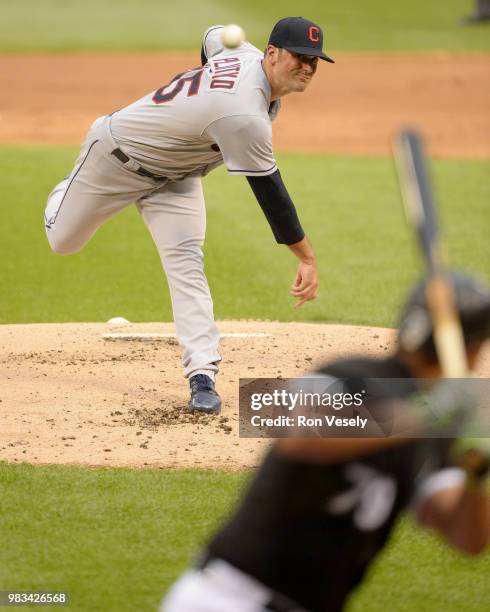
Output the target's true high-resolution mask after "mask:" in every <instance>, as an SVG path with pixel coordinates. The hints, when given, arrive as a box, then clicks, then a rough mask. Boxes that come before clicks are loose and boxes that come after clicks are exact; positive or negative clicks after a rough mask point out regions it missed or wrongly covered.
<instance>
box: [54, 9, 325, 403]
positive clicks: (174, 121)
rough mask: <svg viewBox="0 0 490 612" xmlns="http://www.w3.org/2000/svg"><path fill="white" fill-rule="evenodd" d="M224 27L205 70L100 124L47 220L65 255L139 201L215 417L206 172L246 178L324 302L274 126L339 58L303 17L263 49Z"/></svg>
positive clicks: (209, 35) (207, 46)
mask: <svg viewBox="0 0 490 612" xmlns="http://www.w3.org/2000/svg"><path fill="white" fill-rule="evenodd" d="M222 29H223V28H222V26H214V27H211V28H209V29H208V30H207V31H206V32H205V34H204V38H203V43H202V50H201V59H202V65H201V66H199V67H197V68H194V69H192V70H188V71H186V72H183V73H181V74H178V75H177V76H176V77H174V78H173V79H172V81H170V83H168V84H165V85H163V86H161V87H160V88H159V89H157V90H156V91H153V92H151V93H150V94H148V95H146V96H144V97H143V98H141V99H140V100H137V101H136V102H134V103H133V104H130V105H129V106H127V107H125V108H123V109H122V110H119V111H116V112H114V113H112V114H111V115H108V116H104V117H100V118H98V119H97V120H96V121H95V122H94V123H93V124H92V126H91V128H90V130H89V132H88V135H87V138H86V140H85V142H84V144H83V145H82V148H81V151H80V156H79V158H78V159H77V161H76V163H75V166H74V168H73V170H72V171H71V173H70V174H69V176H67V177H66V178H65V179H64V180H63V181H61V183H59V184H58V185H57V186H56V187H55V188H54V189H53V191H52V192H51V194H50V195H49V198H48V203H47V207H46V211H45V217H44V218H45V227H46V233H47V237H48V241H49V244H50V246H51V248H52V249H53V251H54V252H56V253H59V254H61V255H67V254H69V253H74V252H77V251H79V250H80V249H81V248H82V247H83V246H84V245H85V244H86V243H87V242H88V241H89V240H90V238H91V237H92V236H93V234H94V233H95V232H96V230H97V229H98V228H99V227H100V226H101V225H102V224H103V223H104V222H105V221H106V220H107V219H109V218H110V217H112V216H113V215H115V214H116V213H118V212H119V211H121V210H123V209H124V208H125V207H127V206H129V205H130V204H131V203H133V202H134V203H136V206H137V208H138V211H139V213H140V214H141V216H142V218H143V221H144V222H145V224H146V225H147V227H148V229H149V231H150V233H151V235H152V237H153V240H154V242H155V244H156V247H157V249H158V252H159V254H160V258H161V261H162V265H163V268H164V270H165V273H166V276H167V280H168V284H169V288H170V295H171V300H172V309H173V315H174V319H175V324H176V331H177V338H178V340H179V342H180V344H181V345H182V347H183V349H184V351H183V364H184V374H185V376H186V377H187V378H188V379H189V381H190V387H191V399H190V403H189V409H190V410H191V411H203V412H208V413H214V414H217V413H219V411H220V409H221V400H220V397H219V395H218V394H217V393H216V391H215V388H214V383H215V375H216V373H217V371H218V363H219V361H220V360H221V356H220V353H219V350H218V344H219V333H218V329H217V327H216V324H215V322H214V315H213V303H212V300H211V295H210V291H209V287H208V283H207V280H206V277H205V274H204V268H203V254H202V245H203V242H204V235H205V223H206V214H205V207H204V198H203V191H202V185H201V177H203V176H204V175H206V174H207V173H208V172H210V171H211V170H212V169H213V168H215V167H217V166H219V165H220V164H222V163H224V164H225V165H226V168H227V170H228V172H229V173H230V174H231V175H236V176H240V175H243V176H246V177H247V180H248V182H249V184H250V186H251V188H252V190H253V192H254V194H255V196H256V198H257V200H258V202H259V205H260V206H261V208H262V210H263V211H264V214H265V216H266V218H267V221H268V222H269V224H270V226H271V228H272V232H273V234H274V237H275V239H276V241H277V242H278V243H281V244H285V245H287V246H288V247H289V249H290V250H291V251H292V252H293V253H294V255H296V256H297V257H298V259H299V267H298V271H297V275H296V278H295V280H294V283H293V286H292V289H291V293H292V295H293V296H294V297H295V298H297V300H298V301H297V303H296V306H301V305H302V304H303V303H305V302H306V301H308V300H313V299H315V297H316V293H317V288H318V274H317V266H316V261H315V255H314V252H313V250H312V247H311V246H310V244H309V242H308V239H307V238H306V236H305V233H304V231H303V229H302V227H301V224H300V221H299V219H298V215H297V213H296V210H295V207H294V205H293V202H292V201H291V198H290V197H289V195H288V192H287V190H286V187H285V186H284V183H283V181H282V179H281V175H280V172H279V170H278V168H277V165H276V162H275V159H274V155H273V151H272V128H271V122H272V121H273V119H274V118H275V117H276V115H277V113H278V111H279V108H280V99H281V98H282V97H283V96H285V95H287V94H289V93H291V92H295V91H297V92H302V91H304V90H305V89H306V87H307V86H308V84H309V82H310V81H311V79H312V78H313V76H314V74H315V71H316V69H317V63H318V60H319V59H322V60H326V61H327V62H332V63H333V60H332V59H331V58H330V57H328V56H327V55H325V53H324V52H323V51H322V46H323V33H322V30H321V28H320V27H319V26H317V25H316V24H314V23H313V22H311V21H308V20H306V19H303V18H302V17H288V18H286V19H282V20H281V21H279V22H278V23H277V24H276V25H275V26H274V29H273V30H272V33H271V36H270V39H269V43H268V45H267V48H266V50H265V52H264V53H262V52H261V51H259V50H258V49H256V48H255V47H254V46H252V45H251V44H250V43H248V42H243V43H242V44H240V45H239V47H237V48H234V49H225V48H223V45H222V43H221V31H222Z"/></svg>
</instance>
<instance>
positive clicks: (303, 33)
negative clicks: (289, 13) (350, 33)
mask: <svg viewBox="0 0 490 612" xmlns="http://www.w3.org/2000/svg"><path fill="white" fill-rule="evenodd" d="M269 44H270V45H274V47H280V48H282V49H287V50H288V51H291V52H292V53H297V54H298V55H312V56H316V57H319V58H320V59H322V60H325V61H326V62H330V63H331V64H334V63H335V61H334V60H333V59H332V58H331V57H329V56H328V55H326V54H325V53H324V52H323V50H322V47H323V32H322V29H321V27H320V26H318V25H316V23H313V21H309V20H308V19H304V18H303V17H285V18H284V19H281V20H280V21H278V22H277V23H276V25H275V26H274V28H273V30H272V32H271V35H270V37H269Z"/></svg>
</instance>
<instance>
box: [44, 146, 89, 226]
mask: <svg viewBox="0 0 490 612" xmlns="http://www.w3.org/2000/svg"><path fill="white" fill-rule="evenodd" d="M96 142H99V141H98V140H94V141H93V143H92V144H91V145H90V147H89V150H88V151H87V155H85V157H84V158H83V161H82V163H81V164H80V167H79V168H78V170H77V171H76V172H75V174H74V175H73V177H72V179H71V181H70V182H69V184H68V187H67V188H66V191H65V193H64V195H63V199H62V200H61V202H60V205H59V207H58V210H57V211H56V215H55V217H54V219H53V222H52V223H51V224H50V225H45V227H47V228H48V229H49V228H50V227H51V226H52V225H54V224H55V223H56V219H57V217H58V215H59V213H60V210H61V207H62V206H63V202H64V201H65V198H66V194H67V193H68V190H69V189H70V187H71V186H72V183H73V181H74V180H75V178H76V176H77V174H78V173H79V172H80V170H81V169H82V168H83V164H84V163H85V162H86V161H87V158H88V156H89V154H90V151H91V150H92V147H93V146H94V144H95V143H96ZM46 220H47V219H46Z"/></svg>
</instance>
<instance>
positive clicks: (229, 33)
mask: <svg viewBox="0 0 490 612" xmlns="http://www.w3.org/2000/svg"><path fill="white" fill-rule="evenodd" d="M244 40H245V32H244V31H243V28H241V27H240V26H239V25H236V23H230V24H229V25H226V26H225V27H224V28H223V30H222V32H221V42H222V43H223V45H224V46H225V47H226V48H227V49H236V47H239V46H240V45H241V44H242V42H243V41H244Z"/></svg>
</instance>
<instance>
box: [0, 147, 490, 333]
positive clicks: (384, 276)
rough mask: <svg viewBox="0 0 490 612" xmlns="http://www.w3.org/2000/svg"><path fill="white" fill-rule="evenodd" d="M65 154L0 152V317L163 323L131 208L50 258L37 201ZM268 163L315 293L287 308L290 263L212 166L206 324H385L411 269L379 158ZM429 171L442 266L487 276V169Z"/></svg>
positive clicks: (286, 158) (236, 184)
mask: <svg viewBox="0 0 490 612" xmlns="http://www.w3.org/2000/svg"><path fill="white" fill-rule="evenodd" d="M75 156H76V152H75V151H74V150H71V149H66V150H64V149H41V148H32V149H20V148H4V149H0V167H2V168H3V169H4V171H2V174H1V177H2V178H1V179H0V186H1V194H2V199H1V202H0V210H1V216H2V225H1V230H0V240H1V244H2V250H3V253H4V256H3V257H2V258H1V260H0V294H1V295H2V297H3V299H2V300H1V301H0V322H1V323H26V322H56V321H107V320H108V319H109V318H110V317H112V316H116V315H121V316H125V317H126V318H128V319H129V320H131V321H151V320H153V321H155V320H157V321H158V320H160V321H161V320H172V313H171V308H170V300H169V297H168V290H167V286H166V281H165V280H164V276H163V272H162V270H161V266H160V261H159V259H158V256H157V253H156V249H155V247H154V245H153V243H152V240H151V238H150V236H149V234H148V232H147V230H146V228H145V226H144V224H143V222H142V221H141V219H140V218H139V216H138V214H137V212H136V210H135V208H134V207H133V206H131V207H130V208H129V209H127V210H126V211H124V212H123V213H121V214H120V215H118V216H116V217H115V218H114V219H112V220H111V221H109V222H108V223H107V224H106V225H105V226H104V227H102V228H101V229H100V230H99V232H98V233H97V234H96V235H95V236H94V238H93V239H92V240H91V242H90V243H89V244H88V245H87V246H86V247H85V248H84V249H83V250H82V251H81V252H80V253H77V254H75V255H71V256H69V257H60V256H59V255H55V254H54V253H52V252H51V251H50V249H49V246H48V243H47V240H46V237H45V234H44V227H43V210H44V205H45V199H46V196H47V194H48V192H49V191H50V190H51V187H52V186H53V185H54V184H55V183H56V182H57V181H58V180H59V179H60V178H61V177H62V176H63V175H64V174H65V172H67V171H68V170H69V169H70V168H71V166H72V163H73V160H74V158H75ZM279 163H280V167H281V171H282V174H283V177H284V179H285V182H286V184H287V185H288V188H289V190H290V192H291V194H292V197H293V200H294V201H295V202H296V205H297V207H298V209H299V211H300V216H301V219H302V222H303V225H304V227H305V229H306V231H307V234H308V235H309V236H310V238H311V240H312V242H313V244H314V246H315V249H316V252H317V255H318V260H319V268H320V275H321V290H320V293H319V297H318V299H317V300H316V301H315V302H311V303H309V304H307V305H305V306H304V307H303V308H302V309H299V310H295V309H293V308H292V305H293V303H294V302H293V300H292V298H291V297H290V296H289V286H290V284H291V282H292V280H293V277H294V274H295V271H296V259H295V258H294V256H293V255H292V254H291V253H290V252H289V251H288V250H287V248H286V247H284V246H280V245H277V244H276V243H275V241H274V239H273V237H272V234H271V232H270V229H269V227H268V225H267V223H266V221H265V219H264V218H263V216H262V212H261V211H260V208H259V206H258V205H257V203H256V201H255V199H254V196H253V194H252V192H251V190H250V188H249V186H248V184H247V182H246V180H245V179H244V178H242V177H230V176H227V175H226V173H225V171H224V169H223V168H221V169H218V170H216V171H215V172H213V173H211V175H210V176H209V177H206V179H205V180H204V185H205V191H206V200H207V210H208V231H207V240H206V245H205V262H206V270H207V275H208V279H209V282H210V285H211V289H212V293H213V297H214V303H215V314H216V317H217V318H219V319H224V318H260V319H278V320H285V321H290V320H299V321H308V320H309V321H334V322H343V323H359V324H372V325H381V326H390V325H393V324H394V323H395V319H394V313H396V312H397V311H398V306H399V303H400V300H401V299H402V297H403V296H404V294H405V292H406V289H407V287H408V285H409V283H410V282H411V281H412V280H413V279H414V278H415V277H416V276H417V274H418V273H419V272H420V270H421V263H420V259H419V256H418V253H417V249H416V246H415V242H414V240H413V237H412V235H411V233H410V231H409V230H408V228H407V227H406V224H405V221H404V218H403V213H402V210H401V204H400V199H399V193H398V187H397V184H396V179H395V173H394V169H393V165H392V161H391V160H390V159H388V158H383V157H335V156H307V155H281V156H279ZM433 170H434V177H435V183H436V187H437V191H438V195H439V199H440V202H441V216H442V224H443V227H444V229H445V230H446V233H447V236H448V242H449V248H450V253H451V257H452V261H453V262H454V264H456V265H457V266H459V267H462V268H466V269H469V270H472V271H479V272H481V273H482V274H483V275H484V276H486V277H487V278H490V243H489V241H488V235H489V234H490V217H489V215H488V202H489V201H490V184H489V181H488V170H489V164H488V162H485V161H468V160H466V161H461V160H436V161H434V162H433Z"/></svg>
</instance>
